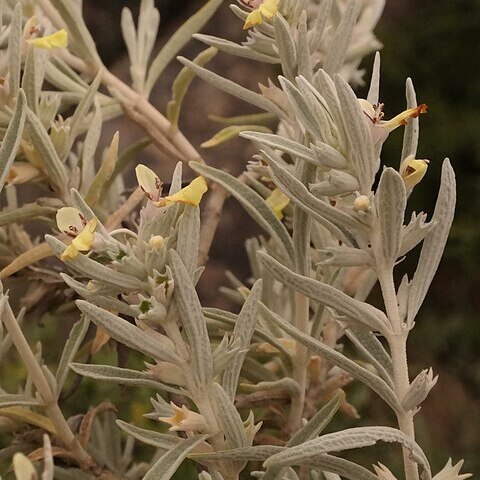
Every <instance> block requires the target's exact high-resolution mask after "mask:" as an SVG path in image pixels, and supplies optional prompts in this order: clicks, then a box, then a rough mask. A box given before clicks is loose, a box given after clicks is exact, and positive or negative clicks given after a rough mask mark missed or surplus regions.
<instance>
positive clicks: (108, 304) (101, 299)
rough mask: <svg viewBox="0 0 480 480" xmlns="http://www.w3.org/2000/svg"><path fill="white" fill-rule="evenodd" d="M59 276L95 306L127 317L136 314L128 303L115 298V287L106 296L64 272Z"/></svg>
mask: <svg viewBox="0 0 480 480" xmlns="http://www.w3.org/2000/svg"><path fill="white" fill-rule="evenodd" d="M60 276H61V277H62V279H63V281H64V282H65V283H66V284H67V285H68V286H69V287H70V288H71V289H72V290H74V291H75V292H77V293H78V294H79V295H80V296H81V297H83V298H85V299H86V300H88V301H89V302H91V303H93V304H95V305H97V307H100V308H103V309H104V310H113V311H116V312H117V313H121V314H123V315H127V316H129V317H135V316H136V312H135V310H134V309H133V308H132V307H130V305H128V304H126V303H125V302H122V300H119V299H118V298H115V297H116V293H117V289H114V291H113V292H112V293H113V295H112V296H108V294H106V295H107V296H105V295H100V294H99V293H98V292H97V291H95V290H93V291H92V290H89V289H88V288H87V286H86V285H84V284H83V283H81V282H78V281H77V280H75V279H73V278H72V277H70V276H69V275H67V274H66V273H61V274H60Z"/></svg>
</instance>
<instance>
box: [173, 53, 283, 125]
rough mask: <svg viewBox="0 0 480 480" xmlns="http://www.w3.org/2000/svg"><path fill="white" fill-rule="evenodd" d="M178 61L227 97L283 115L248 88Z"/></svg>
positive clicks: (266, 100)
mask: <svg viewBox="0 0 480 480" xmlns="http://www.w3.org/2000/svg"><path fill="white" fill-rule="evenodd" d="M178 61H179V62H180V63H183V65H185V66H187V67H189V68H191V69H192V70H193V71H194V72H195V73H196V74H197V75H198V76H199V77H200V78H202V79H203V80H205V81H206V82H208V83H210V84H211V85H213V86H214V87H216V88H218V89H219V90H223V91H224V92H225V93H228V94H229V95H232V96H234V97H237V98H239V99H240V100H243V101H244V102H247V103H250V104H252V105H255V106H256V107H258V108H261V109H262V110H266V111H267V112H271V113H274V114H276V115H277V116H279V117H281V116H282V115H283V113H282V111H281V110H280V109H279V108H278V107H277V106H276V105H275V104H274V103H273V102H271V101H270V100H268V99H266V98H265V97H264V96H263V95H260V94H259V93H256V92H253V91H252V90H249V89H248V88H245V87H241V86H240V85H238V84H237V83H235V82H232V80H228V79H226V78H223V77H221V76H220V75H217V74H216V73H213V72H211V71H210V70H207V69H206V68H203V67H200V66H198V65H195V64H194V63H193V62H191V61H190V60H187V59H186V58H184V57H178Z"/></svg>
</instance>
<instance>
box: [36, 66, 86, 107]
mask: <svg viewBox="0 0 480 480" xmlns="http://www.w3.org/2000/svg"><path fill="white" fill-rule="evenodd" d="M45 80H47V82H49V83H51V84H52V85H53V86H54V87H56V88H58V89H59V90H60V92H69V94H65V93H63V94H62V95H61V97H62V100H63V101H64V102H65V101H68V100H69V99H70V101H68V104H69V105H70V104H71V103H73V99H72V96H73V95H74V98H75V100H78V99H81V97H82V96H83V95H84V94H85V91H86V89H87V88H86V87H84V86H83V85H82V84H81V83H80V82H79V81H77V80H74V79H72V78H71V77H70V76H69V75H67V74H66V73H64V72H63V71H62V70H61V69H60V68H59V66H58V65H55V62H54V61H50V62H48V64H47V65H46V67H45Z"/></svg>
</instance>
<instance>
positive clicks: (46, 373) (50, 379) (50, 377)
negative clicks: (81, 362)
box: [42, 365, 58, 392]
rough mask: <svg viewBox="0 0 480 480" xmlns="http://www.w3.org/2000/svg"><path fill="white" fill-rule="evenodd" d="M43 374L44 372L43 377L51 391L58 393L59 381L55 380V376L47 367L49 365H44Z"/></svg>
mask: <svg viewBox="0 0 480 480" xmlns="http://www.w3.org/2000/svg"><path fill="white" fill-rule="evenodd" d="M42 372H43V375H44V377H45V379H46V380H47V382H48V385H49V386H50V391H52V392H56V391H58V385H57V380H56V378H55V375H54V374H53V372H52V371H51V370H50V369H49V368H48V367H47V365H42Z"/></svg>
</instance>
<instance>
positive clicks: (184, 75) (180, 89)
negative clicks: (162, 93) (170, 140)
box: [167, 47, 217, 128]
mask: <svg viewBox="0 0 480 480" xmlns="http://www.w3.org/2000/svg"><path fill="white" fill-rule="evenodd" d="M216 54H217V49H216V48H213V47H212V48H207V49H206V50H204V51H203V52H200V53H199V54H198V55H197V56H196V57H195V58H194V59H193V62H194V63H195V64H197V65H200V66H202V67H203V66H205V65H206V64H207V63H208V62H209V61H210V60H212V58H213V57H214V56H215V55H216ZM194 78H195V72H193V71H192V70H190V69H189V68H187V67H184V68H182V70H180V73H179V74H178V75H177V77H176V78H175V80H174V81H173V83H172V99H171V100H170V102H168V105H167V118H168V120H169V121H170V123H171V124H172V125H174V126H175V127H177V128H178V119H179V117H180V109H181V107H182V102H183V100H184V98H185V95H186V94H187V91H188V88H189V87H190V84H191V83H192V81H193V79H194Z"/></svg>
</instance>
